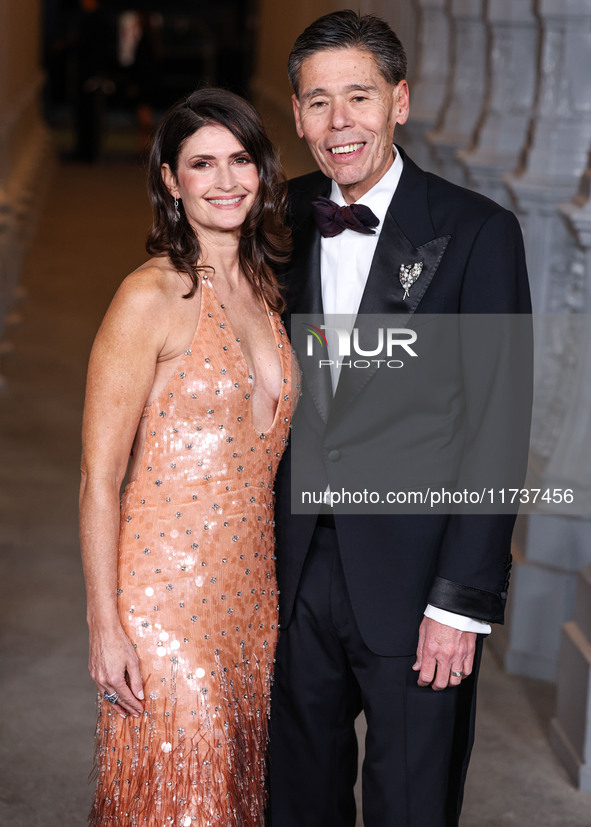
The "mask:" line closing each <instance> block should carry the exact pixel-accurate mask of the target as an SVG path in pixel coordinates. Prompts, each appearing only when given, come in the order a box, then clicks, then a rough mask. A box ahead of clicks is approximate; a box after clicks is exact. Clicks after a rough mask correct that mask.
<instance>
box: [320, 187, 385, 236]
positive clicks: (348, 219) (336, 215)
mask: <svg viewBox="0 0 591 827" xmlns="http://www.w3.org/2000/svg"><path fill="white" fill-rule="evenodd" d="M312 209H313V211H314V219H315V220H316V224H317V226H318V229H319V230H320V232H321V233H322V235H323V236H324V238H333V237H334V236H335V235H339V233H342V232H343V230H354V231H355V232H356V233H363V235H375V233H376V231H375V230H372V229H371V228H372V227H377V226H378V224H379V223H380V221H379V219H378V218H376V217H375V215H374V214H373V212H372V211H371V210H370V208H369V207H366V206H365V204H351V206H350V207H339V205H338V204H335V202H334V201H331V200H330V198H324V197H321V198H319V199H318V200H317V201H312Z"/></svg>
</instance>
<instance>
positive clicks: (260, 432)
mask: <svg viewBox="0 0 591 827" xmlns="http://www.w3.org/2000/svg"><path fill="white" fill-rule="evenodd" d="M202 284H209V288H210V290H211V293H212V297H213V298H214V300H215V304H216V306H217V308H218V309H219V311H220V312H221V314H222V315H223V317H224V319H225V324H226V327H227V329H228V333H229V334H230V335H231V337H232V341H233V342H234V343H235V345H236V349H237V350H238V353H239V355H240V360H241V361H242V363H243V365H244V367H245V368H246V374H247V376H248V380H249V382H250V383H252V384H251V389H252V390H251V397H252V399H251V404H250V405H248V406H247V407H248V416H249V419H250V425H251V427H252V430H253V431H254V432H255V433H256V434H258V435H259V437H260V436H265V434H270V433H271V432H272V431H273V430H274V428H275V426H276V425H277V420H278V418H279V412H280V408H281V390H280V392H279V397H278V399H277V404H276V406H275V413H274V415H273V420H272V422H271V424H270V425H269V427H268V428H265V429H264V430H260V429H258V428H257V427H256V425H255V421H254V417H253V401H254V389H255V385H256V381H255V379H254V375H253V374H252V373H251V372H250V367H249V364H248V362H247V361H246V356H245V355H244V351H243V350H242V345H241V342H240V338H239V337H238V336H236V333H235V331H234V328H233V327H232V325H231V323H230V320H229V318H228V314H227V313H226V309H225V307H224V305H223V304H222V303H221V302H220V300H219V298H218V295H217V293H216V292H215V287H214V286H213V283H212V281H211V279H210V278H209V277H208V276H203V278H202ZM262 299H263V304H264V306H265V315H266V319H267V324H268V325H269V327H270V328H271V333H272V334H273V340H274V342H275V345H276V347H277V348H279V345H280V344H281V345H282V344H283V343H282V342H281V341H280V335H279V331H278V328H277V325H275V324H273V322H272V321H271V315H272V314H273V313H274V312H275V311H273V310H270V309H269V305H268V304H267V301H266V299H265V297H264V296H262ZM202 314H203V301H202V303H201V311H200V316H202ZM200 321H201V320H200ZM200 326H201V325H200V323H199V324H198V325H197V331H196V334H197V333H198V331H199V327H200ZM276 358H277V359H278V360H279V369H280V371H281V380H282V383H284V382H285V368H284V360H283V359H282V358H281V356H280V355H279V354H278V353H277V352H276Z"/></svg>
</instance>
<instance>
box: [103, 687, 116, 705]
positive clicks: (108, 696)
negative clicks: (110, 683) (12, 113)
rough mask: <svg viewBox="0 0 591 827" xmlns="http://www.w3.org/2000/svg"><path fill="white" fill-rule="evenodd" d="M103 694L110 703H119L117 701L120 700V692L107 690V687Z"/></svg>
mask: <svg viewBox="0 0 591 827" xmlns="http://www.w3.org/2000/svg"><path fill="white" fill-rule="evenodd" d="M103 696H104V699H105V701H108V702H109V703H110V704H114V703H117V701H118V700H119V693H118V692H107V690H106V689H105V691H104V692H103Z"/></svg>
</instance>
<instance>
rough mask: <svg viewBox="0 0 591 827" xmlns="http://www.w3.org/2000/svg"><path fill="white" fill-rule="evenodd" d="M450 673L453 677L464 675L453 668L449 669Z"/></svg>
mask: <svg viewBox="0 0 591 827" xmlns="http://www.w3.org/2000/svg"><path fill="white" fill-rule="evenodd" d="M451 674H452V675H453V677H454V678H463V677H464V673H463V672H455V671H454V670H453V669H452V670H451Z"/></svg>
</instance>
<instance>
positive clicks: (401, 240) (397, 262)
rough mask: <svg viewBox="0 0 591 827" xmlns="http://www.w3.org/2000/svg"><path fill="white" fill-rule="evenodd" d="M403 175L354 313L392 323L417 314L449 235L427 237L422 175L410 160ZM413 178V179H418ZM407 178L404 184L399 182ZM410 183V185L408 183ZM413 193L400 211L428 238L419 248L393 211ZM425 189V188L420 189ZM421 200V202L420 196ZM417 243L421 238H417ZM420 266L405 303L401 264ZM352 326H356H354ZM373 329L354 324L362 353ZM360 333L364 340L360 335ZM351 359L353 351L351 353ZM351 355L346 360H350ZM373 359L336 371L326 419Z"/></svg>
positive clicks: (357, 386)
mask: <svg viewBox="0 0 591 827" xmlns="http://www.w3.org/2000/svg"><path fill="white" fill-rule="evenodd" d="M404 163H405V170H406V168H407V165H408V175H406V176H405V175H404V173H403V178H401V181H400V185H399V188H398V189H397V191H396V194H395V196H394V198H393V199H392V204H391V205H390V208H389V209H388V212H387V214H386V218H385V219H384V226H383V228H382V231H381V233H380V240H379V241H378V246H377V248H376V252H375V254H374V257H373V261H372V264H371V269H370V271H369V276H368V279H367V284H366V286H365V291H364V293H363V296H362V299H361V304H360V305H359V314H370V313H372V314H375V313H379V314H383V315H384V316H385V315H392V314H394V315H396V316H398V317H399V318H398V320H397V324H407V323H408V322H409V320H410V317H411V316H412V314H413V313H414V312H415V310H416V309H417V307H418V305H419V303H420V301H421V299H422V298H423V296H424V295H425V292H426V290H427V288H428V287H429V284H430V283H431V280H432V279H433V276H434V275H435V273H436V271H437V268H438V266H439V262H440V261H441V258H442V256H443V254H444V252H445V248H446V247H447V244H448V241H449V238H450V237H449V236H441V237H439V238H432V232H433V231H432V228H431V225H430V221H429V218H428V207H427V200H426V191H425V192H424V193H423V192H422V191H419V192H417V191H416V190H417V189H418V190H421V187H420V186H419V185H420V184H421V183H422V180H421V176H422V178H423V179H424V178H425V176H424V173H422V171H421V170H419V169H418V167H416V166H415V165H414V164H413V163H412V161H410V159H407V158H405V161H404ZM417 173H418V175H417ZM405 177H406V181H405V180H404V179H405ZM415 178H416V179H417V180H416V184H417V187H416V189H415V190H414V192H413V191H412V188H411V187H409V183H410V184H412V183H415V182H414V179H415ZM409 179H410V181H409ZM409 189H410V191H411V192H412V194H413V195H414V205H413V204H412V200H411V198H410V197H409V198H408V199H407V200H406V203H405V206H406V207H407V208H408V211H407V210H405V211H404V215H405V223H406V224H409V223H410V226H412V219H411V218H410V217H409V215H408V212H410V213H412V212H413V210H414V211H415V212H416V213H417V215H416V218H417V221H416V226H417V227H418V228H419V229H418V230H416V232H418V233H421V232H422V233H425V232H427V233H429V232H430V235H427V238H430V240H428V241H425V242H424V243H422V244H419V245H418V246H416V247H415V246H414V245H413V243H412V242H411V241H409V239H408V238H407V236H406V235H405V233H404V232H403V231H402V229H401V228H400V226H399V223H398V221H397V220H396V218H395V215H396V213H397V211H399V210H400V203H401V201H403V200H404V199H403V196H404V195H405V194H406V193H405V190H406V191H408V190H409ZM425 190H426V188H425ZM423 195H424V198H422V196H423ZM420 200H423V203H422V214H421V213H420V212H419V209H420V206H421V205H420V204H418V203H417V202H418V201H420ZM423 237H424V236H423ZM419 238H420V235H419ZM418 262H422V270H421V273H420V275H419V277H418V279H417V280H416V281H415V283H414V284H413V285H412V287H410V289H409V292H408V296H407V297H406V298H404V292H405V291H404V288H403V286H402V284H401V282H400V267H401V265H409V264H410V265H412V264H416V263H418ZM356 324H357V323H356ZM373 327H374V326H373V325H370V326H369V327H368V325H366V324H361V323H360V324H359V330H360V333H359V336H360V344H361V345H362V347H364V345H365V347H364V349H368V350H369V349H371V348H372V347H375V344H376V331H375V329H372V330H370V329H369V328H373ZM364 333H365V336H364ZM351 352H352V354H354V351H353V350H352V351H351ZM353 359H354V355H352V356H351V360H353ZM376 362H377V359H376V360H374V362H371V360H370V363H371V364H370V367H369V368H363V369H355V368H346V367H345V368H343V369H341V373H340V378H339V384H338V386H337V391H336V394H335V398H334V404H333V406H332V410H331V419H332V418H334V417H338V416H339V415H340V413H341V412H342V411H343V409H344V408H345V407H346V406H347V405H348V404H349V403H350V402H351V400H352V399H353V398H354V397H355V396H357V394H358V393H359V392H360V391H361V389H362V388H363V387H364V386H365V385H366V384H367V382H369V380H370V379H371V377H372V376H373V375H374V373H375V372H376V370H378V365H377V363H376Z"/></svg>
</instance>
